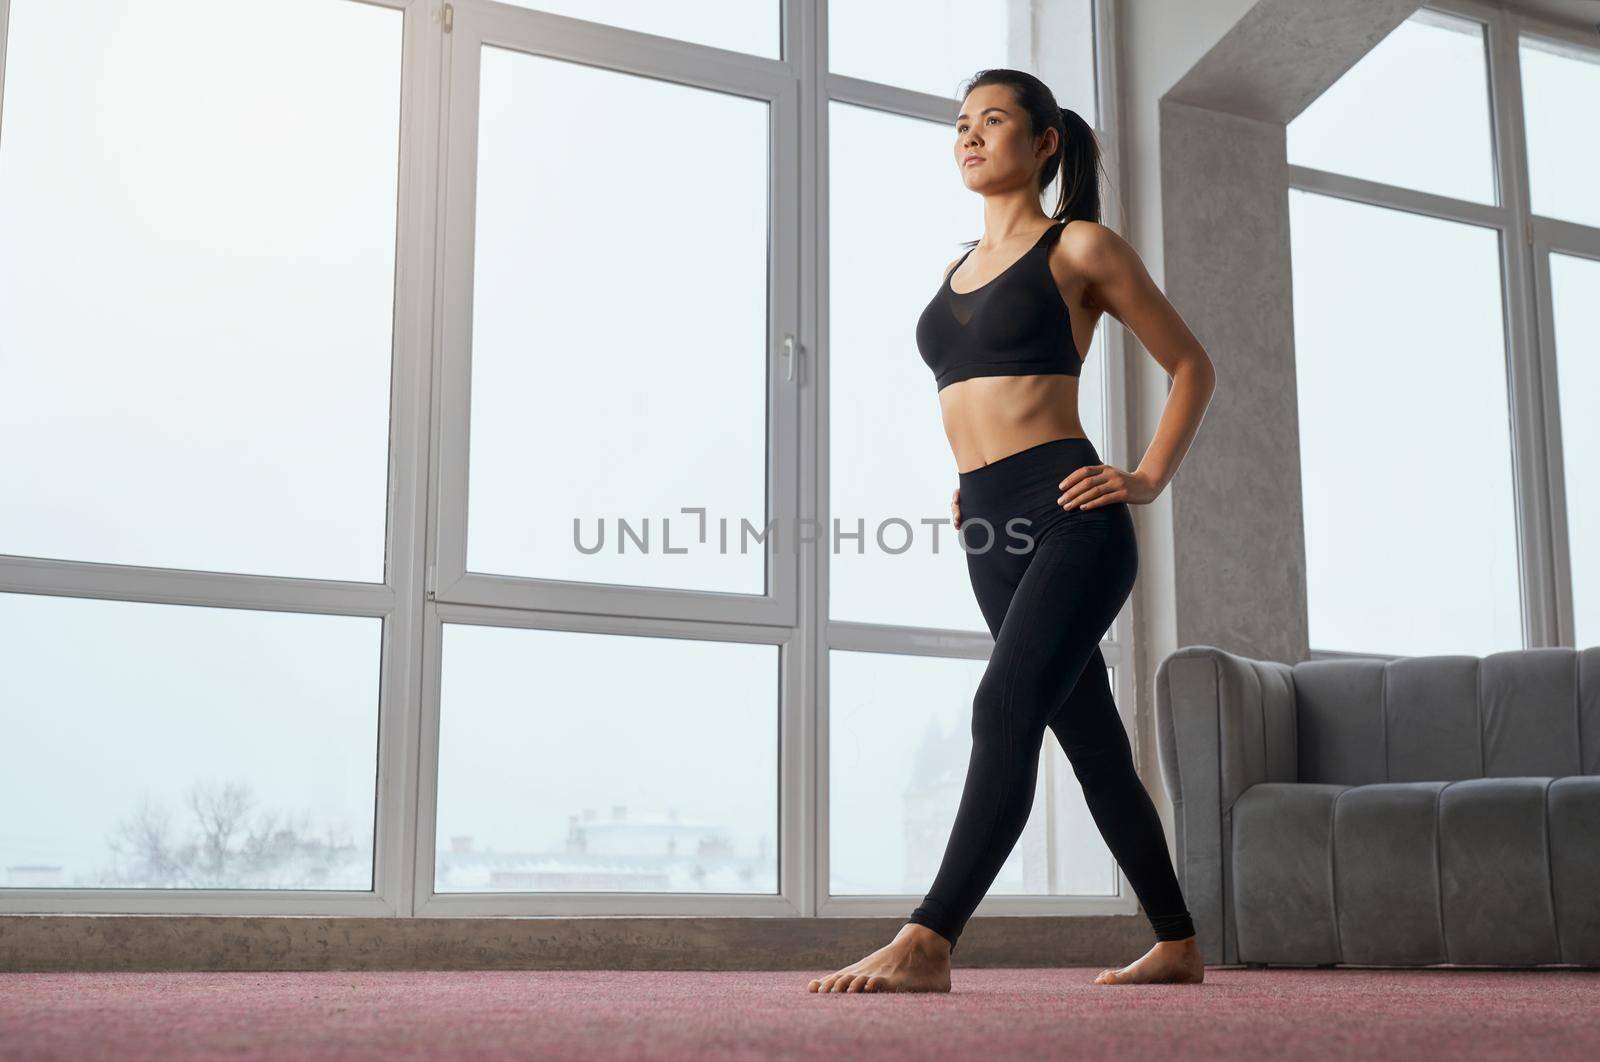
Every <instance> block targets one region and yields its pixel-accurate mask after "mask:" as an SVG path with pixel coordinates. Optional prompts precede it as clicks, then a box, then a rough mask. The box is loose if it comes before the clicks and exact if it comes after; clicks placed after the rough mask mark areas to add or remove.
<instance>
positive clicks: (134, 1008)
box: [0, 967, 1600, 1062]
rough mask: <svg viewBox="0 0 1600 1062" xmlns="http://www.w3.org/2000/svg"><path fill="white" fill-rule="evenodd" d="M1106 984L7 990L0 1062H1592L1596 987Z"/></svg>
mask: <svg viewBox="0 0 1600 1062" xmlns="http://www.w3.org/2000/svg"><path fill="white" fill-rule="evenodd" d="M1098 970H1099V968H1098V967H1095V968H1081V969H1064V970H1063V969H1041V970H983V969H974V970H963V969H960V968H957V970H956V971H955V975H954V991H953V992H951V993H950V994H949V995H936V996H930V995H861V994H855V995H848V994H847V995H839V994H834V995H815V994H812V993H809V992H807V991H806V990H805V986H806V982H807V981H808V980H810V979H811V978H812V977H813V976H817V975H819V974H821V973H824V972H826V971H821V970H804V971H795V972H792V973H773V972H771V971H762V972H757V973H722V972H719V973H684V972H637V971H618V972H606V971H592V970H584V971H481V972H379V973H366V972H316V973H138V974H126V973H82V974H0V1058H4V1059H5V1060H6V1062H15V1060H21V1059H72V1060H75V1062H76V1060H83V1059H95V1058H116V1059H142V1058H161V1059H192V1058H229V1059H253V1058H304V1059H325V1058H326V1059H332V1058H340V1059H362V1058H374V1059H376V1058H383V1059H414V1058H439V1057H450V1058H463V1059H495V1058H574V1059H577V1058H582V1059H594V1058H616V1057H621V1058H672V1059H678V1058H682V1059H691V1058H693V1059H701V1058H816V1059H828V1060H830V1062H838V1060H840V1059H853V1058H873V1059H888V1058H916V1059H940V1058H963V1059H973V1058H976V1059H981V1060H983V1062H993V1060H996V1059H1003V1058H1029V1059H1037V1058H1046V1057H1072V1058H1113V1057H1115V1058H1118V1059H1149V1058H1161V1057H1163V1056H1168V1055H1173V1056H1176V1057H1182V1058H1211V1057H1215V1058H1228V1059H1253V1058H1283V1057H1286V1056H1294V1057H1299V1058H1315V1059H1337V1058H1350V1059H1370V1058H1419V1059H1423V1058H1425V1059H1439V1058H1451V1059H1457V1058H1483V1059H1517V1060H1519V1062H1527V1060H1528V1059H1537V1060H1539V1062H1552V1060H1556V1059H1578V1058H1584V1059H1595V1058H1600V971H1577V970H1565V971H1563V970H1511V971H1488V970H1466V969H1455V970H1448V969H1435V970H1359V969H1349V970H1266V971H1261V970H1242V969H1213V970H1208V971H1207V972H1206V981H1205V983H1204V984H1201V985H1183V986H1172V985H1166V986H1158V985H1137V986H1136V985H1128V986H1117V987H1105V986H1100V985H1094V984H1091V983H1090V981H1091V980H1092V979H1093V977H1094V975H1095V973H1097V972H1098Z"/></svg>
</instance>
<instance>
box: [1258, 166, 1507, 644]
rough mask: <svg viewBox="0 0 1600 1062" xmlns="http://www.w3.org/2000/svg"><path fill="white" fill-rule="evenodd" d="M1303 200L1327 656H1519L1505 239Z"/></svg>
mask: <svg viewBox="0 0 1600 1062" xmlns="http://www.w3.org/2000/svg"><path fill="white" fill-rule="evenodd" d="M1289 209H1290V225H1291V237H1292V241H1291V242H1292V244H1293V248H1292V256H1293V260H1292V264H1293V278H1294V279H1293V284H1294V326H1295V327H1294V332H1295V372H1296V374H1297V377H1298V381H1297V384H1298V386H1297V392H1298V396H1299V411H1300V468H1301V488H1302V492H1303V501H1304V513H1305V536H1306V582H1307V587H1306V590H1307V594H1308V596H1309V599H1310V623H1311V646H1312V648H1314V649H1330V650H1347V651H1352V652H1375V653H1395V654H1402V655H1406V654H1423V653H1473V654H1478V655H1483V654H1487V653H1491V652H1496V651H1498V650H1501V649H1519V648H1521V647H1522V609H1521V598H1520V594H1519V583H1518V565H1517V530H1516V512H1515V505H1514V499H1513V496H1512V480H1511V475H1512V472H1511V429H1510V421H1509V414H1508V412H1507V409H1508V405H1507V394H1506V367H1505V346H1504V342H1505V340H1504V337H1505V329H1504V327H1503V322H1502V320H1501V315H1500V290H1501V289H1500V246H1499V239H1498V235H1497V234H1496V233H1495V232H1494V230H1492V229H1487V228H1480V227H1477V226H1474V225H1463V224H1458V223H1456V222H1451V221H1440V220H1437V219H1434V218H1427V217H1422V216H1421V215H1416V214H1408V213H1404V212H1402V211H1398V210H1388V209H1384V208H1381V207H1374V206H1369V205H1366V204H1361V203H1351V202H1348V201H1345V200H1341V199H1335V198H1332V197H1329V196H1322V195H1315V194H1312V193H1309V192H1302V191H1299V190H1297V189H1291V190H1290V192H1289ZM1374 248H1383V252H1382V253H1381V254H1375V253H1373V249H1374Z"/></svg>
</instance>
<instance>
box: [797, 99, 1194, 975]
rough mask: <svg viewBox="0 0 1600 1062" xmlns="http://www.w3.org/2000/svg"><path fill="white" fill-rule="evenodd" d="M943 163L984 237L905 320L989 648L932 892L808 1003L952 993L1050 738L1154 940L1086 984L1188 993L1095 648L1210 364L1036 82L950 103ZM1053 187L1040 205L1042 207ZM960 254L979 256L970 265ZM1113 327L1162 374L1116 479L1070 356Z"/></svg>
mask: <svg viewBox="0 0 1600 1062" xmlns="http://www.w3.org/2000/svg"><path fill="white" fill-rule="evenodd" d="M955 131H956V140H955V146H954V148H955V161H956V165H957V166H958V167H960V170H961V178H962V180H963V181H964V182H965V183H966V186H967V187H968V188H969V189H971V190H972V191H974V192H977V193H979V194H980V195H982V196H983V206H984V238H983V239H982V240H979V241H977V242H976V244H975V245H974V246H973V247H972V248H970V249H969V250H968V251H967V253H966V254H964V255H962V256H961V257H960V258H957V259H956V260H955V261H953V262H951V263H949V264H948V265H947V266H946V267H945V272H944V278H943V283H942V285H941V287H940V289H939V292H938V294H936V295H935V296H934V297H933V301H932V302H930V303H929V304H928V307H927V308H926V309H925V310H924V311H923V314H922V317H921V318H920V319H919V321H918V322H917V333H916V335H917V345H918V348H919V349H920V351H921V354H922V358H923V360H924V361H925V362H927V364H928V366H929V368H930V369H932V370H933V373H934V379H935V383H936V385H937V387H938V389H939V390H938V395H939V406H940V411H941V414H942V416H943V419H944V428H945V434H946V435H947V437H948V438H949V440H950V447H951V450H952V451H953V453H954V455H955V459H956V468H957V471H958V479H959V487H958V489H957V490H956V492H955V495H954V497H953V498H952V500H951V514H952V516H953V517H954V519H955V525H956V527H957V528H958V534H959V535H960V538H961V543H962V548H963V549H964V550H966V551H967V570H968V573H969V574H970V576H971V580H972V587H973V591H974V592H975V593H976V595H977V598H978V604H979V607H980V609H981V611H982V612H983V616H984V619H985V621H986V623H987V624H988V627H989V630H990V633H991V634H993V635H994V638H995V644H994V650H993V652H992V653H991V654H990V657H989V663H988V666H987V668H986V670H985V671H984V676H983V679H982V680H981V681H980V682H979V684H978V690H977V693H976V695H975V696H974V698H973V715H972V737H973V745H972V757H971V760H970V761H969V763H968V767H967V779H966V784H965V788H964V789H963V791H962V795H961V802H960V806H959V808H958V809H957V811H956V820H955V825H954V827H953V828H952V830H951V833H950V840H949V843H948V845H947V846H946V849H945V853H944V860H943V862H942V863H941V865H940V867H939V872H938V874H937V875H936V876H935V879H934V882H933V886H932V888H931V889H930V891H929V892H928V894H927V897H926V898H925V899H924V900H923V902H922V904H921V905H920V906H918V907H917V908H916V910H915V911H913V912H912V914H911V916H910V919H909V920H908V921H907V922H906V923H905V924H904V925H902V926H901V927H900V932H899V933H898V935H896V937H895V938H894V940H892V941H891V942H890V943H888V944H887V945H885V946H884V947H882V948H879V949H878V950H877V951H875V952H873V953H872V954H870V955H868V956H867V957H866V958H864V959H862V960H861V961H859V962H857V963H855V964H854V965H851V966H847V967H845V968H844V969H842V970H839V971H837V972H836V973H833V974H830V975H829V976H827V977H825V978H822V979H820V980H814V981H812V982H811V983H810V985H809V988H810V990H811V991H813V992H817V991H821V992H875V991H938V992H947V991H949V990H950V954H951V952H952V950H953V949H954V948H955V946H956V942H957V939H958V938H959V936H960V934H961V930H962V928H963V926H965V924H966V922H967V919H968V918H969V917H970V916H971V914H972V911H973V909H974V908H976V907H977V905H978V901H979V900H981V899H982V898H983V896H984V893H985V892H987V891H988V888H989V886H990V884H991V883H992V882H993V881H994V878H995V875H996V874H998V873H999V871H1000V867H1001V865H1002V864H1004V863H1005V861H1006V857H1007V856H1008V855H1009V854H1010V852H1011V849H1012V846H1013V845H1014V844H1015V843H1016V840H1017V838H1018V837H1019V836H1020V835H1021V833H1022V828H1023V826H1024V824H1025V823H1026V822H1027V819H1028V812H1029V810H1030V808H1031V806H1032V803H1033V794H1034V783H1035V776H1036V773H1037V764H1038V758H1039V750H1040V747H1041V744H1042V742H1043V740H1044V731H1045V729H1046V728H1049V729H1051V730H1053V731H1054V732H1055V735H1056V737H1057V739H1058V740H1059V741H1060V742H1061V747H1062V749H1063V750H1064V751H1065V752H1066V754H1067V757H1068V758H1069V759H1070V760H1071V762H1072V768H1073V771H1074V773H1075V774H1076V775H1077V777H1078V780H1079V782H1080V784H1081V785H1082V786H1083V793H1084V797H1085V799H1086V801H1087V803H1088V806H1089V810H1090V812H1091V814H1093V816H1094V820H1095V824H1096V825H1097V826H1098V827H1099V829H1100V832H1101V834H1102V836H1104V838H1105V840H1106V844H1107V845H1108V847H1109V848H1110V849H1111V853H1112V855H1114V856H1115V857H1116V860H1117V862H1118V863H1119V864H1120V865H1121V867H1122V869H1123V871H1124V872H1125V873H1126V874H1127V876H1128V880H1129V882H1130V883H1131V884H1132V886H1133V889H1134V892H1135V893H1136V894H1137V895H1138V897H1139V900H1140V902H1141V904H1142V905H1143V906H1144V910H1145V912H1146V915H1147V917H1148V918H1149V920H1150V923H1151V926H1152V928H1153V929H1154V931H1155V936H1156V944H1155V946H1154V947H1152V948H1151V949H1150V950H1149V952H1147V953H1146V954H1145V955H1144V956H1143V957H1141V958H1139V959H1138V960H1136V961H1134V962H1133V963H1130V964H1129V965H1127V966H1124V967H1122V968H1121V969H1118V970H1105V971H1102V972H1101V973H1100V975H1099V976H1098V977H1096V978H1095V981H1096V983H1098V984H1132V983H1147V982H1152V981H1176V982H1197V981H1201V980H1203V978H1204V976H1205V966H1204V963H1203V962H1202V960H1201V956H1200V949H1199V947H1198V945H1197V944H1196V942H1195V937H1194V925H1193V922H1192V921H1191V919H1190V916H1189V912H1188V910H1187V908H1186V906H1185V904H1184V899H1183V894H1182V892H1181V890H1180V888H1179V885H1178V880H1177V875H1176V874H1175V873H1174V872H1173V867H1172V862H1171V860H1170V859H1169V858H1168V856H1167V844H1166V837H1165V835H1164V834H1163V833H1162V830H1161V821H1160V819H1159V818H1158V816H1157V814H1156V810H1155V806H1154V805H1153V804H1152V803H1151V801H1150V796H1149V794H1148V793H1147V792H1146V791H1145V788H1144V785H1143V784H1142V783H1141V782H1140V780H1139V776H1138V774H1137V772H1136V771H1135V769H1134V765H1133V755H1132V751H1131V749H1130V747H1129V745H1128V737H1127V732H1126V731H1125V730H1124V729H1123V725H1122V721H1121V719H1120V718H1119V717H1118V715H1117V707H1116V704H1115V702H1114V701H1113V700H1112V697H1111V689H1110V686H1109V684H1108V683H1107V681H1106V665H1105V660H1104V659H1103V658H1102V656H1101V654H1100V639H1101V637H1102V636H1103V635H1104V634H1105V632H1106V630H1107V629H1108V628H1109V627H1110V626H1111V623H1112V621H1113V620H1114V619H1115V618H1116V616H1117V613H1118V612H1119V611H1120V610H1121V608H1122V605H1123V603H1124V602H1125V601H1126V600H1127V598H1128V594H1129V592H1130V591H1131V590H1132V588H1133V581H1134V576H1135V573H1136V570H1137V568H1138V554H1137V546H1136V543H1135V540H1134V531H1133V520H1132V517H1131V516H1130V515H1129V510H1128V507H1129V506H1130V505H1139V504H1144V503H1146V502H1149V501H1151V500H1153V499H1154V498H1155V497H1156V496H1157V495H1159V494H1160V493H1161V490H1162V489H1163V488H1164V487H1165V486H1166V484H1167V483H1168V482H1170V481H1171V479H1172V477H1173V475H1174V474H1175V473H1176V472H1177V469H1178V463H1179V461H1180V460H1181V459H1182V457H1183V455H1184V453H1185V452H1186V451H1187V450H1188V448H1189V445H1190V444H1191V443H1192V442H1193V441H1194V436H1195V433H1196V431H1198V429H1199V426H1200V420H1201V418H1202V417H1203V416H1204V414H1205V408H1206V405H1207V403H1208V402H1209V400H1210V396H1211V392H1212V390H1213V388H1214V386H1215V376H1214V372H1213V369H1212V365H1211V360H1210V358H1208V357H1207V356H1206V353H1205V351H1204V350H1203V349H1202V348H1201V346H1200V344H1199V342H1198V341H1197V340H1196V339H1195V337H1194V336H1193V334H1191V333H1190V331H1189V329H1188V328H1187V327H1186V326H1185V325H1184V323H1183V320H1182V318H1180V317H1179V316H1178V313H1177V311H1176V310H1175V309H1173V307H1172V305H1171V304H1170V303H1169V302H1167V300H1166V298H1165V297H1163V296H1162V294H1161V292H1160V291H1159V290H1158V289H1157V288H1156V286H1155V284H1154V283H1153V282H1152V281H1151V279H1150V276H1149V274H1148V273H1146V272H1145V269H1144V266H1143V264H1142V263H1141V262H1140V261H1139V258H1138V256H1137V255H1136V254H1135V253H1134V251H1133V249H1132V248H1131V247H1129V246H1128V244H1127V243H1126V242H1125V241H1123V240H1122V239H1121V238H1120V237H1119V236H1117V235H1116V234H1115V233H1114V232H1112V231H1111V230H1110V229H1107V228H1105V227H1104V226H1102V225H1100V224H1099V217H1100V194H1099V182H1098V165H1099V161H1100V160H1099V148H1098V145H1097V144H1096V141H1095V139H1094V134H1093V132H1092V131H1091V130H1090V129H1089V127H1088V125H1087V124H1085V123H1084V121H1083V119H1082V118H1080V117H1079V116H1078V115H1077V114H1075V113H1073V112H1072V111H1069V110H1066V109H1064V108H1062V107H1060V106H1058V105H1057V104H1056V101H1055V97H1054V95H1053V94H1052V93H1051V92H1050V90H1049V89H1048V88H1047V87H1046V86H1045V85H1044V84H1043V83H1042V82H1041V81H1039V79H1038V78H1036V77H1034V76H1032V75H1031V74H1027V73H1024V72H1022V71H1018V70H1004V69H1000V70H985V71H981V72H980V73H979V74H978V75H976V76H975V77H974V78H973V79H972V80H971V81H970V82H969V84H968V87H967V91H966V92H965V93H964V100H963V103H962V107H961V114H960V115H959V116H958V117H957V118H956V124H955ZM1055 178H1059V181H1060V185H1059V189H1060V190H1059V193H1058V197H1057V198H1058V203H1057V206H1056V210H1055V212H1054V214H1053V215H1052V216H1049V217H1047V216H1046V215H1045V214H1044V212H1043V211H1042V210H1041V209H1040V206H1039V199H1040V196H1041V194H1042V193H1043V191H1044V189H1045V187H1046V186H1047V185H1048V184H1049V183H1050V181H1051V180H1052V179H1055ZM973 251H981V252H982V254H981V255H978V256H976V257H974V256H973ZM1102 313H1109V314H1111V315H1112V316H1113V317H1115V318H1116V319H1117V320H1119V321H1121V322H1122V323H1123V324H1124V325H1126V326H1127V327H1128V328H1130V329H1131V330H1132V331H1133V332H1134V334H1135V335H1137V336H1138V337H1139V339H1140V341H1141V343H1142V344H1143V345H1144V347H1145V348H1146V349H1148V350H1149V351H1150V353H1151V356H1152V357H1154V358H1155V359H1156V361H1158V362H1159V363H1160V364H1161V367H1162V368H1163V369H1165V370H1166V371H1167V373H1168V374H1169V375H1170V376H1171V377H1172V388H1171V391H1170V393H1169V396H1168V399H1167V403H1166V408H1165V410H1164V411H1163V413H1162V416H1161V422H1160V424H1159V426H1158V427H1157V430H1156V433H1155V438H1154V440H1153V441H1152V442H1151V444H1150V447H1149V449H1148V450H1146V451H1145V454H1144V458H1143V460H1142V461H1141V462H1140V463H1139V466H1138V467H1137V468H1135V469H1134V470H1133V471H1131V472H1124V471H1122V470H1121V469H1119V468H1116V467H1114V466H1112V465H1108V464H1105V463H1103V462H1101V460H1100V458H1099V455H1098V454H1096V452H1095V449H1094V445H1093V444H1092V443H1091V442H1090V441H1089V440H1088V438H1087V437H1086V436H1085V435H1084V432H1083V426H1082V425H1081V424H1080V423H1079V422H1078V414H1077V408H1078V388H1077V385H1078V371H1079V367H1080V365H1081V356H1080V353H1079V352H1080V351H1084V350H1087V349H1088V346H1089V342H1090V338H1091V336H1092V335H1093V334H1094V329H1095V325H1096V324H1097V323H1098V321H1099V318H1100V315H1101V314H1102Z"/></svg>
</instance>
